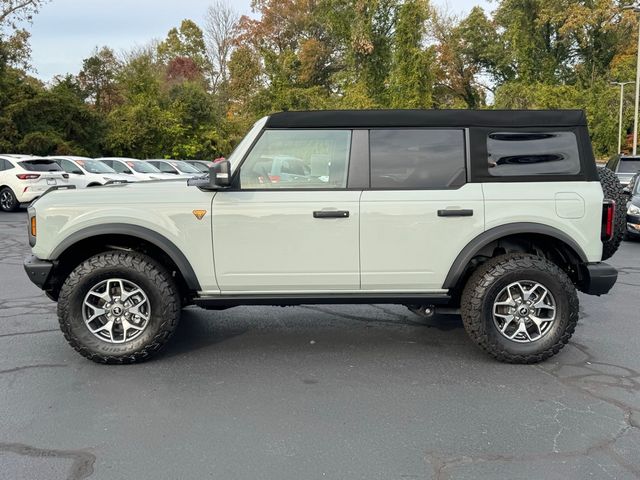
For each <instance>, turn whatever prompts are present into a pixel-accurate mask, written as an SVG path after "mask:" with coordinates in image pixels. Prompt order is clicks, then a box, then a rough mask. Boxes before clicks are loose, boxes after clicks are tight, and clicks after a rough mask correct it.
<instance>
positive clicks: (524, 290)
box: [493, 280, 556, 343]
mask: <svg viewBox="0 0 640 480" xmlns="http://www.w3.org/2000/svg"><path fill="white" fill-rule="evenodd" d="M555 319H556V301H555V299H554V298H553V295H552V294H551V292H550V291H549V289H547V288H546V287H545V286H544V285H542V284H540V283H538V282H534V281H529V280H522V281H519V282H514V283H512V284H510V285H508V286H506V287H505V288H503V289H502V290H501V291H500V293H499V294H498V296H497V297H496V300H495V302H494V303H493V323H494V325H495V326H496V328H497V329H498V331H499V332H500V334H501V335H503V336H504V337H506V338H508V339H509V340H511V341H513V342H518V343H531V342H535V341H537V340H540V339H541V338H542V337H544V336H545V335H546V334H547V333H549V331H550V330H551V327H552V325H553V322H554V321H555Z"/></svg>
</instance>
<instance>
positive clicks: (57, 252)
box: [50, 223, 201, 291]
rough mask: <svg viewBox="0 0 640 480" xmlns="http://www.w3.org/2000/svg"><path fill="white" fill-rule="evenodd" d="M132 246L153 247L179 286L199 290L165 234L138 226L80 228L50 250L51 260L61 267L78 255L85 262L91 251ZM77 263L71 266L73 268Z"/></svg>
mask: <svg viewBox="0 0 640 480" xmlns="http://www.w3.org/2000/svg"><path fill="white" fill-rule="evenodd" d="M135 246H143V247H144V246H146V247H148V248H150V249H151V250H152V252H151V253H154V252H155V253H158V254H161V255H163V256H164V257H165V258H164V260H165V262H162V261H161V263H165V266H167V267H170V268H171V269H173V270H175V272H176V274H177V275H179V279H178V280H179V281H180V283H181V284H182V285H181V286H182V287H183V288H185V289H186V290H188V291H199V290H200V289H201V288H200V283H199V281H198V278H197V276H196V274H195V271H194V270H193V267H192V266H191V263H190V262H189V260H188V259H187V257H186V256H185V255H184V253H182V251H181V250H180V249H179V248H178V247H177V246H176V245H175V244H174V243H173V242H172V241H171V240H169V239H168V238H166V237H165V236H164V235H161V234H160V233H158V232H155V231H153V230H151V229H148V228H145V227H141V226H138V225H130V224H120V223H106V224H101V225H95V226H91V227H86V228H83V229H82V230H78V231H77V232H75V233H73V234H71V235H69V236H68V237H67V238H65V239H64V240H63V241H62V242H61V243H60V244H59V245H58V246H57V247H56V248H55V249H54V250H53V252H52V253H51V255H50V259H51V260H53V261H54V262H55V263H57V264H58V265H59V266H60V267H62V270H64V268H65V267H64V266H63V265H64V264H65V263H69V262H71V263H76V265H77V264H78V262H77V259H79V258H80V259H81V260H80V261H84V260H86V258H89V257H90V256H92V255H93V254H95V253H99V252H100V251H105V250H108V249H110V248H116V249H117V248H123V249H128V248H133V247H135ZM83 257H84V258H83ZM69 259H75V260H76V261H75V262H74V261H72V260H69ZM156 260H158V259H156ZM166 263H169V265H166ZM76 265H73V266H72V269H73V268H75V266H76Z"/></svg>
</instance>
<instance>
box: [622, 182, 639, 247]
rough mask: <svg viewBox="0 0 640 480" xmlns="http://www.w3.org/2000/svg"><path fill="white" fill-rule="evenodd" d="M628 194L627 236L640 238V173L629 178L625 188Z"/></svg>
mask: <svg viewBox="0 0 640 480" xmlns="http://www.w3.org/2000/svg"><path fill="white" fill-rule="evenodd" d="M625 192H627V193H628V194H629V202H627V238H632V239H636V240H640V173H636V174H635V176H633V177H632V178H631V181H630V182H629V185H628V186H627V188H625Z"/></svg>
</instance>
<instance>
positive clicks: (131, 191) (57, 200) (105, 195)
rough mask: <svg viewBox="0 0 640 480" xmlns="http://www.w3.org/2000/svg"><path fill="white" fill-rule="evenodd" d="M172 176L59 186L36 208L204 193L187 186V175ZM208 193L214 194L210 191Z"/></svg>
mask: <svg viewBox="0 0 640 480" xmlns="http://www.w3.org/2000/svg"><path fill="white" fill-rule="evenodd" d="M171 177H172V179H171V180H161V181H147V182H132V183H114V184H111V185H105V186H103V187H101V188H82V189H74V190H56V191H52V192H50V193H48V194H46V195H44V196H42V197H40V198H39V199H38V200H36V202H35V208H36V210H38V209H42V208H46V207H53V208H55V207H65V206H73V207H78V208H79V209H85V208H87V207H88V206H91V205H127V206H134V205H140V204H153V205H157V204H158V203H163V202H164V203H167V202H169V203H188V202H191V201H192V199H193V198H194V197H197V198H201V197H202V195H205V193H204V192H202V191H201V190H200V189H199V188H197V187H190V186H188V185H187V180H186V179H181V178H178V179H176V177H175V175H171ZM206 195H207V196H208V197H211V193H206Z"/></svg>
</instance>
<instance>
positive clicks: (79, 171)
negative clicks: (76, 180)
mask: <svg viewBox="0 0 640 480" xmlns="http://www.w3.org/2000/svg"><path fill="white" fill-rule="evenodd" d="M69 173H73V174H74V175H84V173H83V172H82V170H72V171H71V172H69Z"/></svg>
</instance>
